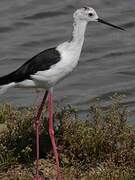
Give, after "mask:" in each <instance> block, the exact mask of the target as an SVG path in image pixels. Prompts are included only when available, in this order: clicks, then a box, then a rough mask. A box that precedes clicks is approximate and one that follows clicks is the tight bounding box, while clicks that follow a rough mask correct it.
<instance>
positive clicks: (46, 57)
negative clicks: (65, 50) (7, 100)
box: [0, 48, 60, 85]
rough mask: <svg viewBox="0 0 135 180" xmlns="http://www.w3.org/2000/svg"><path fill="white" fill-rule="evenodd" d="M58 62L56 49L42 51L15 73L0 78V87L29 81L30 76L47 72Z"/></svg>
mask: <svg viewBox="0 0 135 180" xmlns="http://www.w3.org/2000/svg"><path fill="white" fill-rule="evenodd" d="M59 61H60V53H59V52H58V51H57V50H56V48H51V49H47V50H44V51H42V52H41V53H39V54H37V55H36V56H34V57H33V58H31V59H30V60H28V61H27V62H26V63H24V64H23V65H22V66H21V67H20V68H18V69H17V70H16V71H14V72H12V73H10V74H8V75H6V76H3V77H0V85H4V84H9V83H11V82H21V81H23V80H25V79H31V77H30V76H31V75H34V74H35V73H36V72H38V71H44V70H48V69H49V68H50V66H52V65H53V64H56V63H57V62H59Z"/></svg>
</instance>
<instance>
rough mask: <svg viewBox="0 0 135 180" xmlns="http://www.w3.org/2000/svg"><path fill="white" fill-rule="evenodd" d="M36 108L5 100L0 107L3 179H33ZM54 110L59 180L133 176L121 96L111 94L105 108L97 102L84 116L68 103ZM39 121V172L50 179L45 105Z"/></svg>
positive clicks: (132, 146)
mask: <svg viewBox="0 0 135 180" xmlns="http://www.w3.org/2000/svg"><path fill="white" fill-rule="evenodd" d="M36 109H37V108H20V109H16V108H14V107H12V106H11V105H8V104H5V105H2V106H1V107H0V122H1V124H2V123H4V128H3V126H2V128H1V130H0V152H1V153H0V179H2V180H4V179H5V180H26V179H27V180H31V179H33V175H34V173H35V170H34V163H35V162H34V161H35V159H34V157H35V152H34V150H35V138H34V137H35V132H34V127H33V123H34V116H35V112H36ZM57 111H58V110H57ZM57 111H56V113H55V115H54V120H55V130H56V141H57V144H58V150H59V154H60V158H61V167H62V172H63V179H65V180H75V179H82V180H132V179H135V128H134V127H133V126H131V125H130V124H129V122H127V117H128V112H127V109H126V108H125V107H123V106H122V105H121V97H118V96H114V97H113V98H112V104H111V105H110V107H108V108H102V107H101V106H100V103H99V102H96V103H95V105H93V106H92V107H90V108H89V112H88V116H87V117H86V118H85V119H83V120H82V119H79V117H78V115H77V113H76V111H75V110H74V109H73V108H72V107H68V108H64V109H62V110H61V111H59V112H57ZM58 120H59V121H58ZM61 120H62V121H61ZM41 121H42V126H41V139H40V140H41V142H40V146H41V150H40V158H41V160H40V172H41V176H42V177H43V179H45V178H47V177H49V178H50V179H51V180H53V179H56V172H55V163H54V157H53V153H52V149H51V143H50V138H49V134H48V123H47V113H46V107H45V109H44V112H43V115H42V118H41Z"/></svg>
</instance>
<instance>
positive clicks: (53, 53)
mask: <svg viewBox="0 0 135 180" xmlns="http://www.w3.org/2000/svg"><path fill="white" fill-rule="evenodd" d="M73 17H74V24H73V34H72V39H71V41H66V42H64V43H62V44H60V45H58V46H57V47H54V48H51V49H47V50H44V51H42V52H40V53H39V54H37V55H36V56H34V57H33V58H31V59H30V60H29V61H27V62H26V63H24V64H23V65H22V66H21V67H20V68H18V69H17V70H15V71H14V72H12V73H10V74H8V75H6V76H3V77H0V93H3V92H5V91H6V90H7V89H8V88H10V87H16V88H22V87H24V88H43V89H46V92H45V95H44V98H43V100H42V103H41V105H40V108H39V110H38V113H37V117H36V120H35V125H36V143H37V146H36V148H37V161H36V177H35V179H36V180H39V179H40V177H39V170H38V159H39V125H40V122H39V119H40V115H41V112H42V109H43V106H44V103H45V100H46V98H47V96H48V108H49V134H50V139H51V142H52V147H53V151H54V156H55V159H56V165H57V175H58V180H61V179H62V177H61V172H60V166H59V159H58V153H57V147H56V144H55V138H54V129H53V87H54V86H55V84H56V83H57V82H59V81H60V80H62V79H63V78H64V77H65V76H66V75H67V74H69V73H70V72H71V71H72V70H73V69H74V68H75V67H76V66H77V64H78V61H79V57H80V53H81V50H82V46H83V42H84V34H85V30H86V26H87V24H88V22H89V21H96V22H100V23H103V24H106V25H109V26H112V27H114V28H117V29H120V30H124V29H123V28H121V27H118V26H115V25H113V24H110V23H108V22H105V21H104V20H102V19H100V18H99V17H98V15H97V13H96V12H95V10H94V9H93V8H91V7H83V8H80V9H78V10H76V11H75V13H74V14H73Z"/></svg>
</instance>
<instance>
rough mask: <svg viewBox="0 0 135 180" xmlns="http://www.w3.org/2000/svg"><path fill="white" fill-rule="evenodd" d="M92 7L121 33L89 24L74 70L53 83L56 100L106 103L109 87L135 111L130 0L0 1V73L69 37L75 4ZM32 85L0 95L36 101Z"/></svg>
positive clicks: (134, 10) (134, 28)
mask: <svg viewBox="0 0 135 180" xmlns="http://www.w3.org/2000/svg"><path fill="white" fill-rule="evenodd" d="M87 4H90V6H92V7H94V8H95V9H96V11H97V12H98V14H99V15H100V16H101V18H104V19H105V20H107V21H109V22H111V23H114V24H116V25H120V26H122V27H124V28H125V29H126V32H121V31H119V30H116V29H113V28H110V27H107V26H105V25H101V24H98V23H96V22H95V23H90V24H89V25H88V28H87V32H86V38H85V44H84V47H83V52H82V54H81V58H80V62H79V65H78V67H77V68H76V69H75V71H74V72H73V73H72V74H71V75H70V76H68V77H67V78H66V79H65V80H64V81H63V82H61V83H59V84H58V85H57V86H56V87H55V99H56V101H60V104H61V105H66V104H72V105H74V106H77V107H78V108H79V109H80V110H81V112H83V111H85V110H86V109H87V108H88V105H90V104H92V103H93V101H94V99H95V98H96V97H100V98H101V100H102V104H103V105H105V106H106V105H108V104H109V103H110V99H109V96H111V95H113V94H114V93H115V92H119V93H122V94H125V95H126V97H125V98H124V101H123V103H124V104H125V105H128V107H129V110H131V111H132V112H134V111H135V21H134V14H135V1H134V0H128V1H127V0H119V1H112V0H105V1H100V2H99V1H98V0H91V1H90V3H89V1H80V2H79V1H77V0H72V1H71V0H63V1H58V0H57V1H56V0H55V1H54V0H51V1H49V0H46V1H44V0H38V1H37V0H23V1H22V0H12V1H11V0H1V1H0V57H1V58H0V75H5V74H6V73H8V72H11V71H13V70H15V69H16V68H17V67H18V66H20V65H22V63H24V62H25V61H26V60H28V59H29V58H31V57H32V56H33V55H35V54H36V53H38V52H40V51H42V50H44V49H46V48H49V47H53V46H56V45H58V44H59V43H61V42H63V41H65V40H67V39H69V38H70V36H71V31H72V13H73V12H74V10H75V9H77V8H78V7H81V6H86V5H87ZM38 96H39V94H37V93H36V92H35V91H34V90H18V89H11V90H10V91H8V92H7V93H6V94H4V95H3V96H2V97H1V98H0V99H1V102H7V101H8V102H11V103H13V104H16V105H18V106H28V105H32V104H35V103H36V102H37V97H38Z"/></svg>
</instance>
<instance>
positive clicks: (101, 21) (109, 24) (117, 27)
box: [97, 18, 125, 31]
mask: <svg viewBox="0 0 135 180" xmlns="http://www.w3.org/2000/svg"><path fill="white" fill-rule="evenodd" d="M97 20H98V22H100V23H103V24H106V25H108V26H111V27H114V28H116V29H120V30H122V31H125V29H123V28H121V27H119V26H115V25H113V24H111V23H108V22H106V21H104V20H103V19H100V18H98V19H97Z"/></svg>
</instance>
